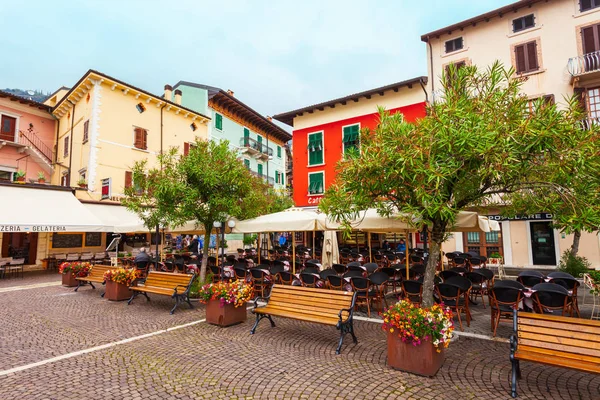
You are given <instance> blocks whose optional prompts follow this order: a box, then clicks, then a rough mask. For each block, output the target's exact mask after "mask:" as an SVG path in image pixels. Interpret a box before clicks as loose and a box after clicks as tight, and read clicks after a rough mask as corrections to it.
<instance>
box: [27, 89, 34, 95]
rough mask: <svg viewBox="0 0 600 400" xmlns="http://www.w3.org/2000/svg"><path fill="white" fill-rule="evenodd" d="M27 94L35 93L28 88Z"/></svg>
mask: <svg viewBox="0 0 600 400" xmlns="http://www.w3.org/2000/svg"><path fill="white" fill-rule="evenodd" d="M27 94H28V95H30V96H33V95H34V94H35V92H34V91H33V90H28V91H27Z"/></svg>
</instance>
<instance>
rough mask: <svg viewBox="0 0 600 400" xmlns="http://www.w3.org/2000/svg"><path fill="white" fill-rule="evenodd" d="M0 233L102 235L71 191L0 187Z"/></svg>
mask: <svg viewBox="0 0 600 400" xmlns="http://www.w3.org/2000/svg"><path fill="white" fill-rule="evenodd" d="M0 204H1V205H2V207H0V233H13V232H104V231H106V226H104V224H103V223H102V221H100V220H99V219H98V218H97V217H96V216H94V214H92V213H91V212H90V211H89V210H88V209H87V208H86V207H84V205H83V204H81V203H80V202H79V200H77V198H76V197H75V196H74V195H73V193H72V191H71V190H63V189H58V188H52V189H50V188H41V187H40V188H37V187H30V186H25V185H23V186H21V185H17V184H10V185H0Z"/></svg>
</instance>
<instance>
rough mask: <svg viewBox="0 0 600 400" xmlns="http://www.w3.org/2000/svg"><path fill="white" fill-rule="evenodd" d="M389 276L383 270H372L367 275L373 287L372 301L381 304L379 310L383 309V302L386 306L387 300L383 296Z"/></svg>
mask: <svg viewBox="0 0 600 400" xmlns="http://www.w3.org/2000/svg"><path fill="white" fill-rule="evenodd" d="M388 279H389V276H388V274H386V273H385V272H383V271H377V272H373V273H372V274H371V275H369V280H370V281H371V284H372V285H373V287H374V289H375V296H374V297H373V301H375V302H378V303H379V304H380V305H381V311H383V304H384V303H385V306H386V307H387V306H388V303H387V300H386V298H385V292H386V290H385V289H386V288H387V282H388Z"/></svg>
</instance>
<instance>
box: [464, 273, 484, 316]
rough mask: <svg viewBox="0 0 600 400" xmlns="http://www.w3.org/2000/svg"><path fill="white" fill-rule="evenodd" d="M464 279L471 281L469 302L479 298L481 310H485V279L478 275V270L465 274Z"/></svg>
mask: <svg viewBox="0 0 600 400" xmlns="http://www.w3.org/2000/svg"><path fill="white" fill-rule="evenodd" d="M465 278H467V279H468V280H470V281H471V292H470V298H471V301H473V302H474V301H475V300H477V298H478V297H481V302H482V303H483V308H485V297H484V295H486V294H487V293H486V288H485V287H484V286H485V285H484V283H485V282H486V280H487V279H486V277H485V276H484V275H483V274H481V273H479V272H478V270H475V271H473V272H467V273H466V274H465Z"/></svg>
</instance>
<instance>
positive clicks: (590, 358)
mask: <svg viewBox="0 0 600 400" xmlns="http://www.w3.org/2000/svg"><path fill="white" fill-rule="evenodd" d="M518 352H519V353H520V352H526V353H540V354H546V355H549V356H554V357H559V358H571V359H573V360H583V361H586V362H589V363H592V364H598V365H600V358H598V357H594V356H588V355H584V354H575V353H566V352H564V351H556V350H550V349H542V348H539V347H531V346H525V345H520V346H519V349H518Z"/></svg>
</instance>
